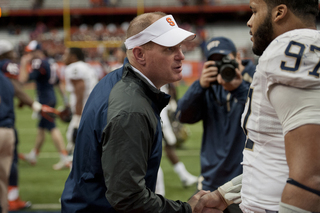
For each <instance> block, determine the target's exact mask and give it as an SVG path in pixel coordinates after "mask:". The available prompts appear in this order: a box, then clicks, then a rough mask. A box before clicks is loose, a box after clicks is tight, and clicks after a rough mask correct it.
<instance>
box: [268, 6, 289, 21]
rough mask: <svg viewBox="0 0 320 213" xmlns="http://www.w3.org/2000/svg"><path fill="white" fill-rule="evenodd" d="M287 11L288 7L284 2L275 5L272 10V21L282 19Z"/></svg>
mask: <svg viewBox="0 0 320 213" xmlns="http://www.w3.org/2000/svg"><path fill="white" fill-rule="evenodd" d="M287 12H288V8H287V5H285V4H280V5H278V6H276V7H275V8H274V10H273V14H272V15H273V20H274V22H278V21H280V20H282V19H283V18H284V17H285V16H286V15H287Z"/></svg>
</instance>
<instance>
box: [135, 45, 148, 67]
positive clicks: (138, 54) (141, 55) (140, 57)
mask: <svg viewBox="0 0 320 213" xmlns="http://www.w3.org/2000/svg"><path fill="white" fill-rule="evenodd" d="M132 54H133V56H134V58H135V60H136V61H137V62H138V63H139V64H141V65H145V63H146V58H145V49H143V48H142V47H135V48H133V49H132Z"/></svg>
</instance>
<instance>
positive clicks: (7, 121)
mask: <svg viewBox="0 0 320 213" xmlns="http://www.w3.org/2000/svg"><path fill="white" fill-rule="evenodd" d="M13 97H14V88H13V85H12V83H11V81H10V80H9V79H8V78H7V77H6V76H5V75H4V73H3V72H1V71H0V127H7V128H13V127H14V119H15V117H14V108H13Z"/></svg>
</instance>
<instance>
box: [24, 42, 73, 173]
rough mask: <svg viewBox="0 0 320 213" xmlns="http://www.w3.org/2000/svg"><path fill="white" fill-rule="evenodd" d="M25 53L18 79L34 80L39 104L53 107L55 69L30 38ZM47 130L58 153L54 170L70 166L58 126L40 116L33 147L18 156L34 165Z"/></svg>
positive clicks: (54, 98)
mask: <svg viewBox="0 0 320 213" xmlns="http://www.w3.org/2000/svg"><path fill="white" fill-rule="evenodd" d="M25 51H26V54H25V55H23V56H22V57H21V63H20V75H19V81H20V82H22V83H23V84H24V83H26V82H28V81H32V80H33V81H35V82H36V88H37V96H38V99H39V102H40V103H41V104H46V105H48V106H50V107H55V105H56V96H55V92H54V85H55V84H56V83H57V81H58V77H57V74H56V73H55V70H54V69H52V68H51V67H50V63H49V61H48V60H47V58H46V55H45V54H44V52H43V50H42V49H41V45H40V44H39V43H38V42H37V41H36V40H32V41H31V42H30V43H29V44H28V45H27V46H26V48H25ZM30 63H31V69H32V71H31V73H30V74H29V73H28V65H29V64H30ZM46 130H48V131H49V132H50V134H51V137H52V140H53V142H54V144H55V146H56V148H57V150H58V152H59V154H60V161H59V162H58V163H56V164H54V165H53V169H54V170H60V169H63V168H70V166H71V163H70V161H69V160H68V153H67V151H66V148H65V143H64V139H63V137H62V134H61V132H60V130H59V128H57V127H56V124H55V121H54V119H52V120H51V121H49V120H47V119H45V118H44V117H43V116H41V117H40V121H39V124H38V132H37V137H36V142H35V146H34V148H33V149H32V150H31V151H30V152H29V153H28V154H20V155H19V157H20V158H21V159H22V160H25V161H27V162H28V163H30V164H32V165H35V164H36V162H37V156H38V155H39V152H40V149H41V147H42V145H43V143H44V141H45V131H46Z"/></svg>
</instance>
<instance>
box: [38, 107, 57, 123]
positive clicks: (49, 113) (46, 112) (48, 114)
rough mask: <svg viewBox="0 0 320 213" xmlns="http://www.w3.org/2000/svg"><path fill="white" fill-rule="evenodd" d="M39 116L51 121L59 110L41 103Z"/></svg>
mask: <svg viewBox="0 0 320 213" xmlns="http://www.w3.org/2000/svg"><path fill="white" fill-rule="evenodd" d="M41 116H42V117H44V118H45V119H47V120H48V121H50V122H53V121H54V119H55V118H56V117H57V116H59V111H58V110H56V109H55V108H52V107H50V106H48V105H45V104H42V107H41Z"/></svg>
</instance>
